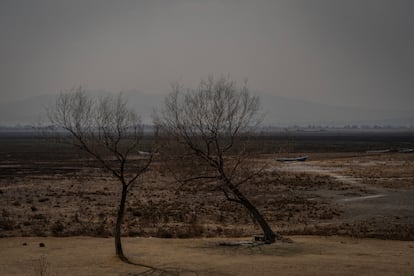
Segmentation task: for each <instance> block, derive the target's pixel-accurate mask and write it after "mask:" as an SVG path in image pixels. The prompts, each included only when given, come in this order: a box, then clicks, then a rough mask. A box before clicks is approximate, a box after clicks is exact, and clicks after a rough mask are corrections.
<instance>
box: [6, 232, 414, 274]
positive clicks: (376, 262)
mask: <svg viewBox="0 0 414 276" xmlns="http://www.w3.org/2000/svg"><path fill="white" fill-rule="evenodd" d="M291 238H292V239H293V240H294V243H290V244H288V243H283V244H281V243H276V244H272V245H262V246H251V245H250V246H247V245H243V246H238V247H224V246H219V245H218V243H219V242H221V241H229V240H230V239H224V238H221V239H220V238H209V239H158V238H125V239H124V240H123V241H124V250H125V252H126V254H127V256H129V258H130V259H131V261H134V262H140V263H144V264H146V265H150V266H153V267H155V268H157V269H160V270H157V269H156V270H151V269H148V268H145V267H141V266H136V265H129V264H125V263H122V262H121V261H119V260H118V259H117V258H116V257H115V256H114V248H113V247H114V246H113V239H111V238H108V239H105V238H90V237H69V238H52V237H47V238H42V237H16V238H2V239H0V275H39V274H36V273H37V272H39V270H40V262H39V260H40V259H43V260H44V261H45V262H46V266H44V267H46V268H45V269H43V272H46V273H45V274H43V275H170V273H171V274H173V275H413V272H414V242H412V241H409V242H407V241H389V240H376V239H355V238H347V237H320V236H292V237H291ZM239 240H240V239H237V241H239ZM246 240H248V238H246ZM39 243H44V244H45V247H39ZM24 244H26V245H24ZM42 256H44V257H42Z"/></svg>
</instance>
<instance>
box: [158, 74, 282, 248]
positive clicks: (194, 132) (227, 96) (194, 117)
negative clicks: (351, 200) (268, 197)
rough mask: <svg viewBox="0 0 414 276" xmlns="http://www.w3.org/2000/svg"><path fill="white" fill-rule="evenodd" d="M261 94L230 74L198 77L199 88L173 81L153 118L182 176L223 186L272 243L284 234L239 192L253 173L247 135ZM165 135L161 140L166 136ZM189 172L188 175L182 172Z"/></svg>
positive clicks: (255, 172)
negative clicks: (228, 75) (233, 78)
mask: <svg viewBox="0 0 414 276" xmlns="http://www.w3.org/2000/svg"><path fill="white" fill-rule="evenodd" d="M259 111H260V105H259V99H258V97H256V96H252V95H251V94H250V93H249V90H248V88H247V85H246V83H245V84H244V86H242V87H241V88H239V87H237V86H236V84H235V83H234V82H233V81H231V80H229V79H228V78H225V77H221V78H219V79H218V80H217V81H215V80H214V79H213V77H210V78H208V79H207V80H206V81H201V83H200V85H199V87H198V89H195V90H184V89H183V88H182V87H181V86H180V85H178V84H175V85H173V91H172V92H171V93H170V95H169V96H168V97H167V98H166V101H165V105H164V108H163V109H162V110H161V111H160V112H159V114H158V115H157V117H156V124H157V125H158V126H159V128H160V131H161V132H162V133H163V134H164V135H165V136H163V137H164V139H166V140H168V139H169V138H173V140H174V141H175V143H176V144H174V145H171V147H170V148H173V147H175V148H176V149H177V150H176V151H175V153H176V154H177V153H179V154H180V158H176V159H175V161H176V162H177V160H179V161H178V162H179V163H180V164H178V166H180V167H181V174H179V176H178V178H179V180H180V181H181V182H184V183H185V182H190V181H191V183H200V182H199V181H203V183H209V184H210V185H212V187H214V188H216V189H219V190H221V191H222V192H223V193H224V195H225V197H226V199H227V200H229V201H232V202H235V203H239V204H241V205H243V206H244V207H245V208H246V209H247V210H248V211H249V212H250V214H251V215H252V217H253V218H254V219H255V220H256V221H257V222H258V223H259V225H260V226H261V228H262V230H263V233H264V239H265V241H266V242H267V243H273V242H274V241H275V240H276V239H277V240H284V238H283V237H282V236H281V235H279V234H276V233H275V232H274V231H273V230H272V229H271V227H270V226H269V224H268V223H267V221H266V219H265V218H264V217H263V215H262V214H261V213H260V212H259V210H258V209H257V208H256V207H255V206H254V205H253V204H252V203H251V201H250V200H249V199H248V198H247V197H246V196H245V195H244V194H243V193H242V191H241V190H240V186H241V185H242V184H244V183H246V182H248V181H250V180H251V179H252V178H254V177H255V176H257V175H258V174H259V173H260V172H261V171H262V170H263V167H262V168H257V169H254V168H252V167H253V166H251V163H250V162H249V155H248V151H247V150H246V147H245V142H246V139H247V138H249V137H251V136H252V134H253V132H254V130H255V129H256V127H257V126H258V124H259V123H260V121H261V116H260V112H259ZM166 140H164V142H165V141H166ZM184 171H185V172H187V173H189V174H190V175H191V176H189V175H188V174H186V176H185V177H183V175H185V174H184V173H183V172H184Z"/></svg>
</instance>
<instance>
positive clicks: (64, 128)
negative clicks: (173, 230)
mask: <svg viewBox="0 0 414 276" xmlns="http://www.w3.org/2000/svg"><path fill="white" fill-rule="evenodd" d="M47 116H48V120H49V123H50V124H51V125H52V127H51V130H52V132H50V133H49V134H48V135H49V137H50V138H52V137H53V138H57V139H58V140H57V141H58V142H61V143H66V144H70V145H72V146H74V147H76V148H78V149H80V150H81V151H83V152H85V153H87V154H88V155H89V156H90V157H92V158H93V159H95V160H96V161H98V162H99V164H100V165H101V167H102V168H103V169H104V170H105V171H107V172H109V173H110V174H111V175H112V176H113V177H114V178H115V179H116V180H117V182H118V183H119V185H120V188H121V197H120V200H119V206H118V211H117V218H116V224H115V231H114V236H115V249H116V255H117V256H118V257H119V258H120V259H121V260H123V261H126V262H128V259H127V258H126V257H125V255H124V253H123V250H122V243H121V226H122V220H123V217H124V211H125V204H126V199H127V195H128V191H129V189H131V187H132V186H133V185H134V184H136V183H137V182H139V179H140V176H142V175H143V173H145V172H146V171H147V169H148V167H149V165H150V164H151V161H152V157H153V155H152V154H145V155H140V156H139V158H137V155H138V154H139V153H140V152H139V150H140V149H141V148H140V147H142V138H143V124H142V123H141V121H140V118H139V117H138V116H137V115H136V113H135V112H134V111H132V110H129V109H128V108H127V106H126V101H125V100H124V99H123V98H122V95H121V94H119V95H118V96H116V97H115V96H106V97H102V98H99V99H97V98H91V97H89V96H88V95H86V94H85V91H84V90H83V89H82V88H81V87H79V88H77V89H73V90H70V91H69V92H66V93H62V94H60V95H59V96H58V98H57V100H56V103H55V104H54V105H52V106H50V107H49V108H48V109H47Z"/></svg>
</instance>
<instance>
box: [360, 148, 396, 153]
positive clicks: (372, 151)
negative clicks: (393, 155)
mask: <svg viewBox="0 0 414 276" xmlns="http://www.w3.org/2000/svg"><path fill="white" fill-rule="evenodd" d="M388 152H391V150H390V149H384V150H367V151H366V152H365V153H374V154H377V153H388Z"/></svg>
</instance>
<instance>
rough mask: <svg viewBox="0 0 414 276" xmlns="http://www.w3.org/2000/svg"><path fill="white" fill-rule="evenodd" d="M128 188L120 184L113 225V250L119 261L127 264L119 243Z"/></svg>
mask: <svg viewBox="0 0 414 276" xmlns="http://www.w3.org/2000/svg"><path fill="white" fill-rule="evenodd" d="M127 188H128V187H127V186H126V185H125V184H122V194H121V201H120V203H119V209H118V214H117V217H116V224H115V249H116V255H117V256H118V258H119V259H121V260H122V261H124V262H128V259H127V258H126V257H125V255H124V252H123V250H122V243H121V226H122V220H123V218H124V211H125V202H126V197H127V190H128V189H127Z"/></svg>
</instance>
